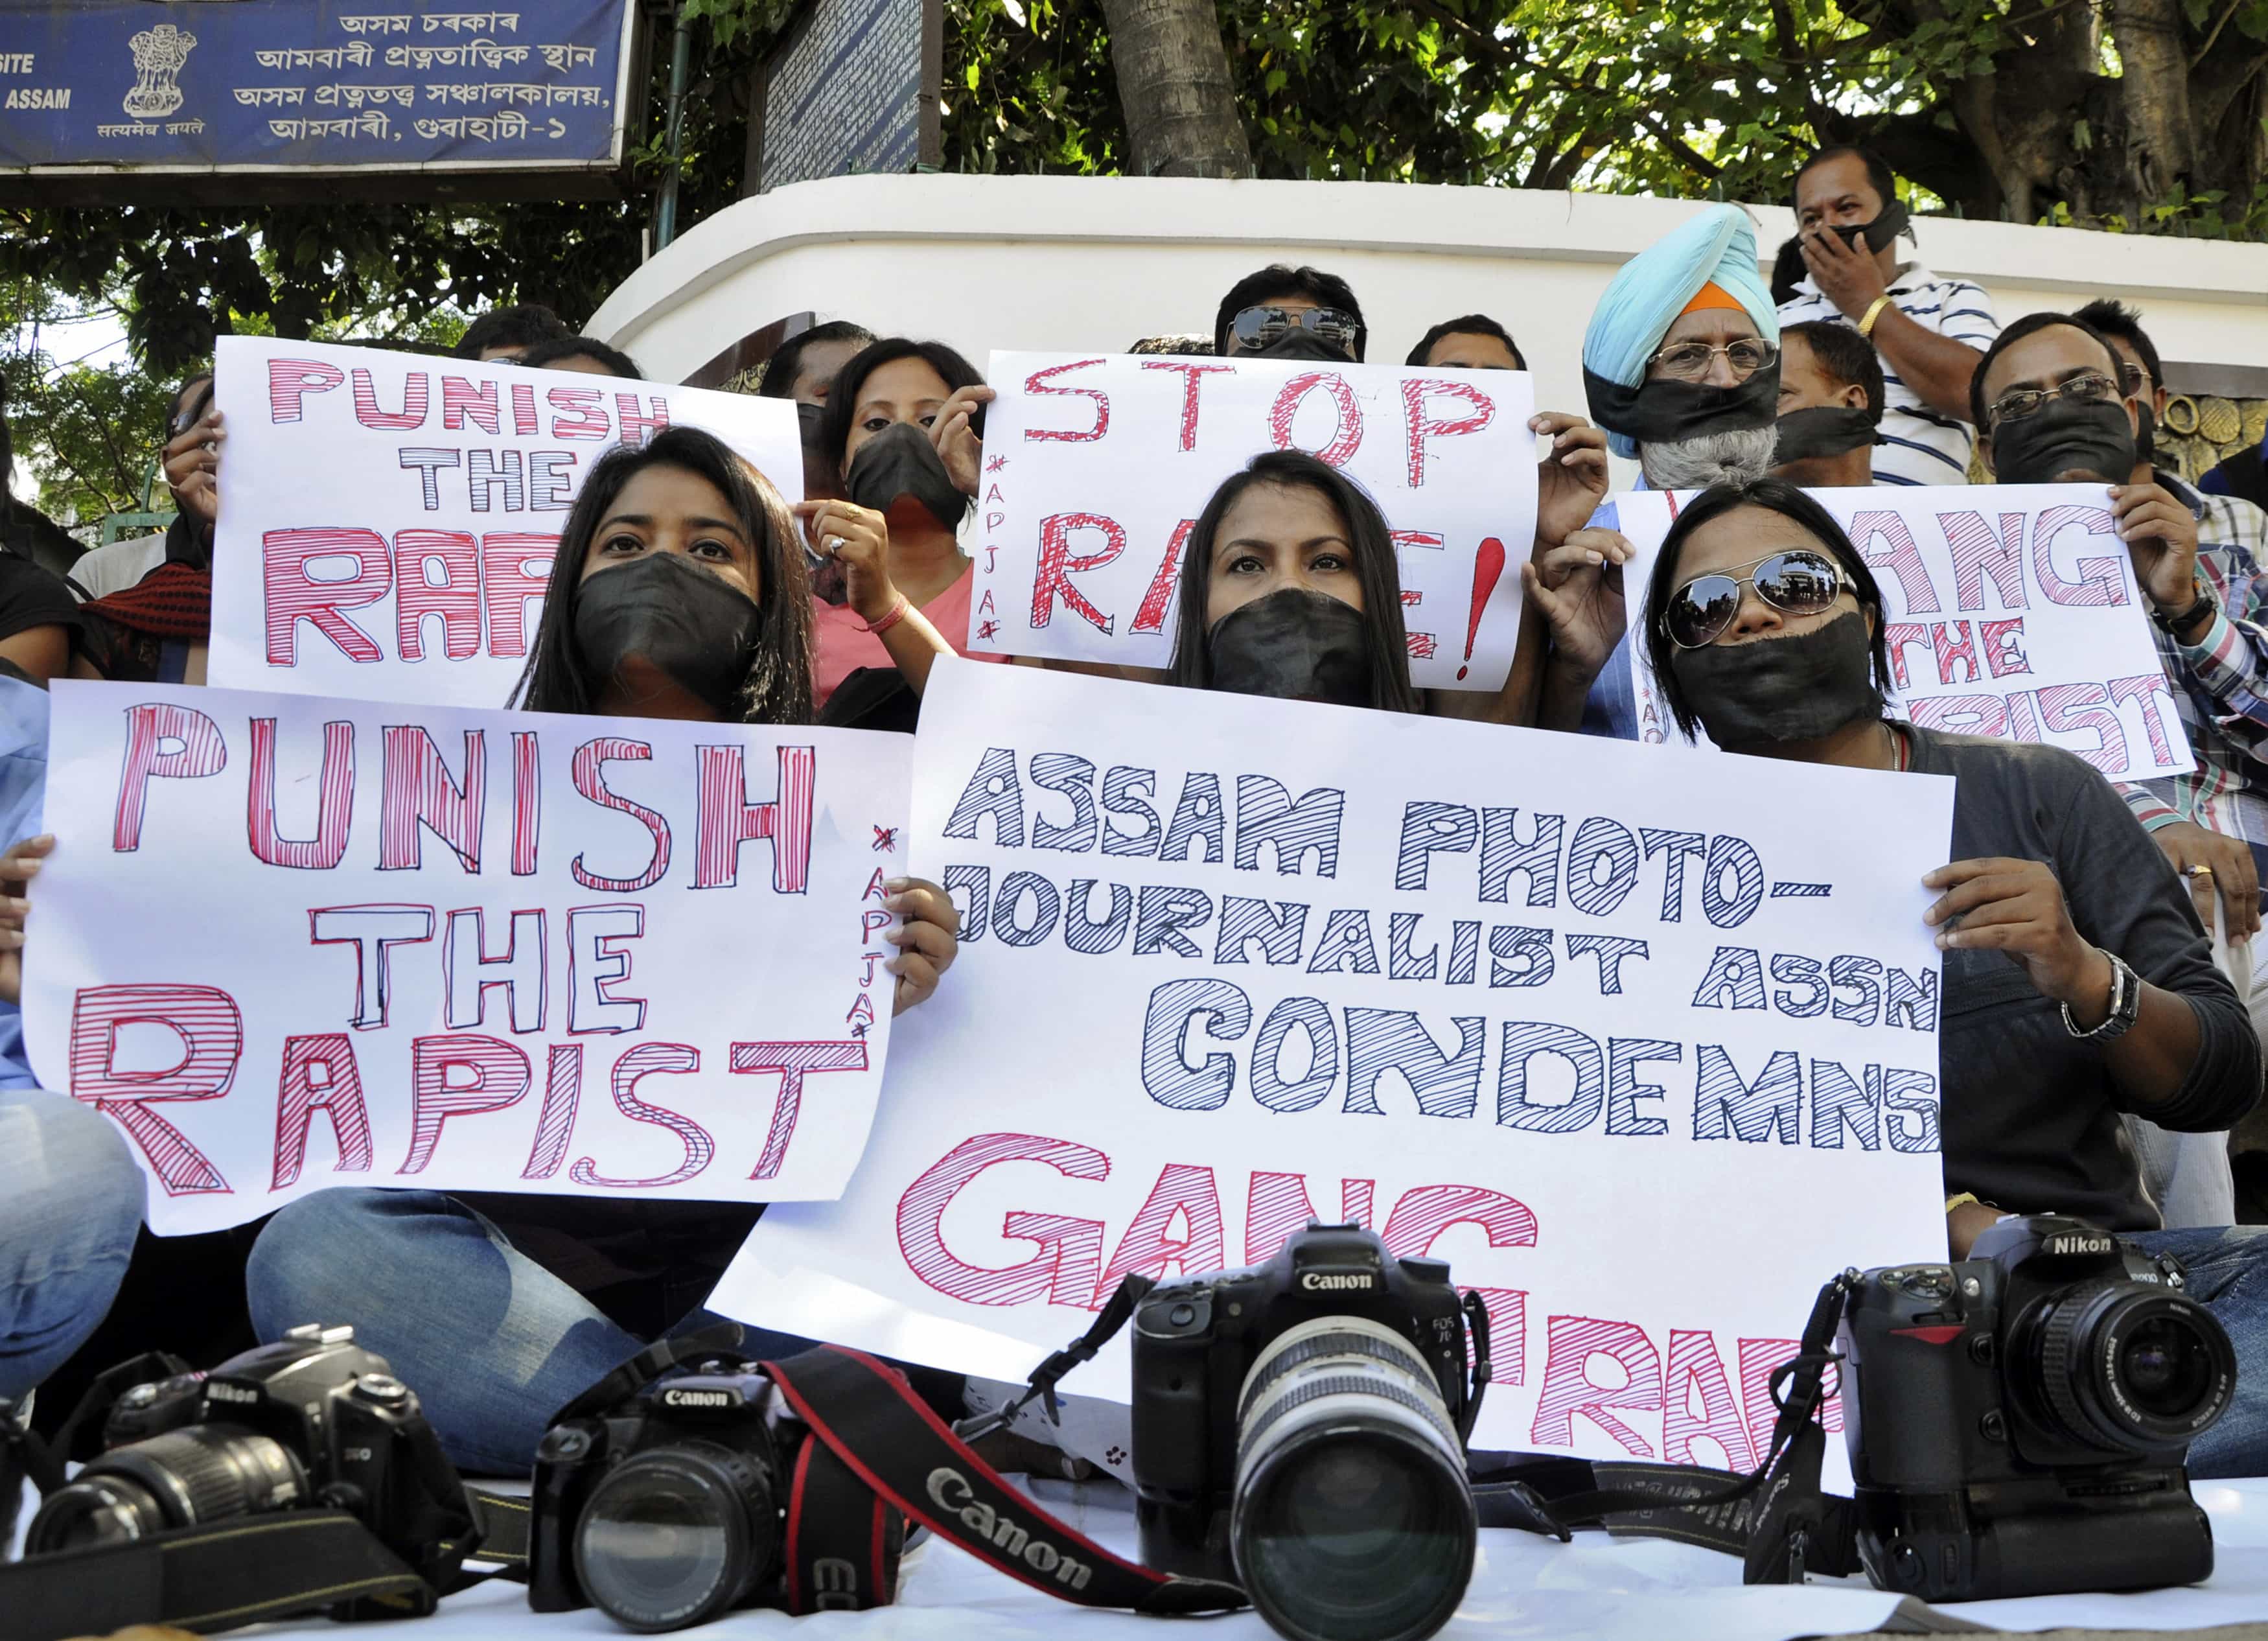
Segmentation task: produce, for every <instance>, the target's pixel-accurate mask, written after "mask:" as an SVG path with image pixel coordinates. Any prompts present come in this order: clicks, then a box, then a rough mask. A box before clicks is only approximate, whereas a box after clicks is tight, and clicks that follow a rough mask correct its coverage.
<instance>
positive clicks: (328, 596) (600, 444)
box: [206, 336, 803, 707]
mask: <svg viewBox="0 0 2268 1641" xmlns="http://www.w3.org/2000/svg"><path fill="white" fill-rule="evenodd" d="M214 370H215V376H214V388H215V396H214V402H215V403H216V404H217V406H218V408H219V409H220V412H221V416H222V420H223V422H224V423H225V427H226V430H227V440H226V442H225V444H224V445H223V446H222V456H221V465H220V495H221V510H220V523H219V525H218V526H217V530H216V532H215V537H214V542H213V606H212V650H211V653H210V658H209V659H208V662H207V673H206V676H207V680H208V681H210V682H211V683H214V684H217V685H220V686H222V687H224V688H238V689H268V690H276V691H280V692H283V693H285V694H291V695H349V696H356V697H359V698H361V699H364V700H373V701H418V702H430V703H433V704H434V705H437V706H440V705H460V706H482V707H500V706H502V705H504V701H505V698H506V697H507V696H509V695H511V693H512V686H513V685H514V684H515V683H517V682H518V681H519V674H520V669H521V668H522V667H523V666H526V665H527V651H528V646H529V644H531V643H532V642H533V641H534V636H535V623H536V619H537V617H538V616H539V615H540V614H541V612H542V608H543V592H544V585H545V581H546V578H547V577H549V574H550V571H551V559H552V555H553V553H554V551H555V550H556V548H557V547H558V544H559V529H560V526H561V525H562V524H563V522H564V521H565V519H566V517H567V512H568V510H569V509H570V508H571V507H572V506H573V505H574V503H575V494H576V492H577V491H578V489H581V488H582V484H583V480H584V477H585V475H587V474H588V473H589V472H590V470H591V467H592V465H593V463H595V462H596V461H597V460H599V458H600V456H602V455H604V454H605V453H607V452H608V451H609V450H611V449H614V448H615V446H617V445H638V444H643V443H644V442H645V441H646V440H647V439H649V438H652V437H653V435H655V434H656V433H659V432H660V431H662V430H664V429H665V428H669V427H676V426H692V427H698V428H701V429H703V430H706V431H708V432H711V433H714V434H715V435H717V437H718V438H721V439H723V440H724V441H725V443H726V444H727V445H731V446H732V447H733V449H734V450H736V451H738V452H739V453H740V454H741V455H743V456H745V457H746V458H747V460H749V461H751V462H753V463H754V464H755V467H756V468H757V470H758V471H759V472H761V473H762V474H763V475H764V476H765V477H766V478H768V479H770V480H771V482H773V484H775V485H776V486H777V487H778V489H780V491H781V493H782V494H783V495H784V496H785V497H786V498H787V499H788V500H789V501H791V502H793V501H798V500H800V499H801V497H802V496H803V454H802V448H803V447H802V445H801V443H800V434H799V431H798V428H797V423H796V417H795V407H794V405H792V403H790V402H789V401H786V400H784V399H755V398H750V397H747V395H744V394H720V393H709V392H705V391H703V390H702V389H700V388H696V387H674V386H666V385H664V384H662V383H659V382H635V381H627V380H624V379H620V378H616V377H608V376H591V375H585V374H579V373H578V372H571V371H531V370H527V369H525V368H523V367H522V366H520V365H518V364H512V363H511V362H510V361H509V360H499V361H497V363H495V364H479V363H477V362H475V361H471V360H465V359H443V358H433V357H427V356H425V355H422V354H409V353H387V352H381V351H379V350H375V349H370V348H342V347H333V346H327V345H325V344H323V343H320V342H278V341H275V340H272V339H270V338H268V337H261V336H224V337H222V338H221V339H220V342H219V346H218V350H217V353H216V356H215V362H214Z"/></svg>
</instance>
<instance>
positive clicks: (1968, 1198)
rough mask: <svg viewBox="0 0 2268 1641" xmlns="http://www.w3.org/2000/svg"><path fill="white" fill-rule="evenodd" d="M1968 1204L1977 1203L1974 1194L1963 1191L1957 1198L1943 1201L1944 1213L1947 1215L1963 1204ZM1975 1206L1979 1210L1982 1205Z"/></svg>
mask: <svg viewBox="0 0 2268 1641" xmlns="http://www.w3.org/2000/svg"><path fill="white" fill-rule="evenodd" d="M1965 1203H1977V1193H1976V1192H1974V1191H1963V1192H1962V1193H1961V1195H1960V1196H1948V1197H1947V1198H1946V1199H1945V1211H1946V1212H1947V1213H1948V1214H1949V1213H1951V1212H1952V1211H1954V1210H1955V1209H1956V1208H1959V1207H1962V1205H1963V1204H1965ZM1984 1205H1985V1204H1984V1203H1977V1206H1978V1207H1979V1208H1982V1207H1983V1206H1984Z"/></svg>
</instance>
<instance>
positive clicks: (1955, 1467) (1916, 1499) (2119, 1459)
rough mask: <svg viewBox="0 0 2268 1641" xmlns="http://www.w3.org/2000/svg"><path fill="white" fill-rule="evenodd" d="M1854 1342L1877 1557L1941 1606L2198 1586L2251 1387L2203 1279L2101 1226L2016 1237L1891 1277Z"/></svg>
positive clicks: (2040, 1227) (1863, 1473)
mask: <svg viewBox="0 0 2268 1641" xmlns="http://www.w3.org/2000/svg"><path fill="white" fill-rule="evenodd" d="M2182 1288H2183V1274H2182V1270H2181V1267H2180V1266H2179V1264H2178V1263H2177V1262H2175V1261H2173V1260H2170V1259H2167V1260H2154V1259H2151V1258H2149V1257H2147V1255H2142V1254H2140V1253H2139V1252H2136V1251H2135V1250H2133V1249H2132V1248H2131V1247H2127V1246H2125V1245H2124V1244H2123V1243H2121V1242H2120V1241H2119V1240H2117V1238H2116V1237H2113V1236H2112V1235H2110V1233H2108V1232H2106V1231H2102V1230H2099V1229H2097V1228H2096V1227H2095V1226H2094V1225H2088V1223H2086V1222H2085V1221H2084V1220H2080V1219H2073V1218H2066V1217H2064V1216H2061V1215H2054V1214H2040V1215H2034V1216H2031V1217H2029V1218H2007V1219H2003V1220H2001V1221H2000V1222H1999V1224H1998V1225H1994V1226H1992V1228H1991V1229H1990V1230H1988V1231H1986V1232H1985V1233H1984V1234H1983V1235H1982V1236H1980V1237H1978V1238H1977V1245H1976V1247H1975V1248H1974V1249H1973V1250H1972V1252H1971V1255H1970V1258H1968V1259H1966V1260H1964V1261H1962V1262H1961V1263H1959V1264H1955V1265H1936V1264H1928V1265H1911V1266H1901V1267H1896V1268H1893V1269H1883V1270H1870V1271H1868V1272H1867V1273H1866V1274H1865V1276H1864V1277H1860V1278H1859V1286H1858V1287H1857V1289H1856V1290H1855V1291H1852V1294H1851V1295H1850V1297H1849V1299H1847V1301H1846V1303H1845V1309H1844V1314H1843V1320H1842V1324H1841V1328H1840V1343H1841V1350H1842V1354H1843V1358H1844V1367H1843V1372H1844V1375H1845V1379H1844V1396H1843V1407H1844V1417H1845V1437H1846V1439H1847V1440H1848V1442H1849V1444H1850V1449H1851V1473H1852V1479H1853V1480H1854V1481H1855V1482H1856V1483H1857V1485H1858V1519H1859V1554H1860V1556H1861V1557H1862V1558H1863V1559H1864V1560H1865V1562H1866V1565H1867V1571H1868V1572H1869V1573H1870V1574H1872V1575H1873V1577H1874V1582H1875V1583H1876V1584H1878V1585H1880V1586H1881V1587H1882V1588H1884V1589H1889V1590H1900V1591H1904V1592H1906V1593H1910V1594H1913V1595H1918V1596H1920V1597H1921V1598H1922V1599H1923V1600H1925V1601H1984V1600H1991V1599H1994V1598H1999V1597H2005V1596H2018V1595H2043V1594H2049V1593H2055V1592H2058V1591H2066V1590H2134V1589H2147V1588H2149V1587H2152V1586H2160V1585H2172V1584H2191V1583H2194V1582H2196V1581H2197V1580H2198V1579H2200V1578H2205V1576H2206V1575H2207V1574H2208V1573H2210V1572H2211V1571H2213V1532H2212V1528H2211V1527H2210V1526H2209V1525H2208V1524H2207V1522H2206V1520H2205V1512H2203V1511H2202V1510H2200V1509H2198V1506H2197V1505H2196V1503H2195V1501H2193V1500H2192V1499H2191V1497H2190V1490H2189V1473H2188V1471H2187V1470H2186V1469H2184V1468H2183V1461H2184V1459H2185V1457H2186V1454H2187V1450H2188V1447H2189V1445H2190V1443H2191V1442H2192V1441H2194V1440H2195V1439H2197V1438H2198V1436H2199V1435H2200V1434H2201V1433H2203V1432H2204V1431H2205V1430H2206V1428H2207V1427H2209V1426H2210V1425H2211V1424H2213V1421H2214V1420H2216V1419H2218V1418H2219V1417H2220V1416H2221V1414H2222V1413H2223V1412H2225V1411H2226V1410H2227V1409H2228V1403H2229V1398H2230V1396H2231V1395H2232V1394H2234V1392H2235V1386H2236V1358H2235V1351H2234V1350H2231V1349H2230V1346H2229V1343H2228V1335H2227V1334H2226V1333H2224V1332H2223V1331H2222V1330H2221V1327H2220V1323H2219V1322H2218V1321H2214V1320H2213V1316H2212V1314H2211V1313H2209V1312H2208V1311H2206V1309H2205V1306H2202V1305H2200V1304H2199V1303H2198V1301H2196V1300H2195V1299H2191V1298H2190V1297H2189V1295H2188V1294H2186V1293H2184V1292H2183V1291H2182Z"/></svg>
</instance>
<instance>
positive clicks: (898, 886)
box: [882, 878, 961, 1014]
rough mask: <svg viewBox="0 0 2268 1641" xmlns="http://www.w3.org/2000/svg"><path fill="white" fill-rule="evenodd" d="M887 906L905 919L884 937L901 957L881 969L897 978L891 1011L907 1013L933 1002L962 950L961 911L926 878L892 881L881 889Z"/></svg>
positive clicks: (943, 892) (944, 893)
mask: <svg viewBox="0 0 2268 1641" xmlns="http://www.w3.org/2000/svg"><path fill="white" fill-rule="evenodd" d="M882 887H884V888H885V889H887V890H888V891H889V896H890V898H889V899H887V901H883V902H882V904H883V905H884V906H885V907H887V909H890V910H891V911H894V912H895V913H897V915H898V916H900V917H901V918H902V919H903V920H904V921H903V922H902V923H901V924H899V926H898V927H896V928H895V929H893V930H890V931H888V932H887V933H886V934H884V935H883V936H882V938H883V939H885V940H887V941H888V942H889V943H890V944H891V945H892V946H895V947H897V948H898V954H897V955H896V956H895V957H894V958H892V959H891V960H889V961H888V962H887V963H885V964H883V965H882V967H883V968H886V969H887V970H888V971H889V972H890V973H891V974H893V975H896V976H897V977H898V984H897V994H896V999H895V1003H894V1004H892V1007H891V1011H890V1012H892V1013H894V1014H902V1013H904V1012H906V1011H907V1010H908V1009H909V1008H912V1007H913V1006H914V1005H915V1004H919V1003H926V1002H927V1001H929V999H930V997H931V995H932V993H934V992H935V991H936V990H937V982H938V980H939V976H941V975H943V974H944V973H945V971H946V969H948V968H952V967H953V960H954V958H955V957H956V956H958V955H959V954H960V951H961V939H960V936H961V913H960V910H959V909H957V908H955V907H954V903H953V899H952V897H951V896H950V895H948V894H946V892H945V891H944V890H943V889H941V888H939V887H938V886H937V885H936V884H934V883H932V882H931V881H930V880H929V879H926V878H892V879H890V880H889V881H888V882H887V883H885V884H884V885H883V886H882Z"/></svg>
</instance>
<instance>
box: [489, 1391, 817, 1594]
mask: <svg viewBox="0 0 2268 1641" xmlns="http://www.w3.org/2000/svg"><path fill="white" fill-rule="evenodd" d="M808 1435H809V1432H808V1431H807V1430H806V1427H805V1426H804V1425H803V1424H802V1423H801V1422H800V1421H799V1420H798V1419H796V1418H795V1417H794V1415H793V1414H792V1412H791V1411H789V1410H788V1409H787V1408H786V1406H785V1402H784V1399H783V1398H781V1397H780V1396H779V1394H778V1393H777V1389H776V1387H774V1386H773V1384H772V1381H771V1380H770V1379H768V1378H766V1377H765V1376H764V1375H763V1374H762V1372H759V1371H758V1370H757V1368H756V1365H755V1364H754V1363H751V1362H728V1363H715V1364H710V1365H707V1368H706V1370H705V1371H703V1372H694V1373H689V1374H687V1375H684V1376H682V1377H680V1378H675V1379H670V1380H664V1381H662V1382H660V1383H659V1384H655V1385H649V1386H647V1387H645V1388H644V1390H642V1391H640V1392H638V1393H637V1394H634V1395H632V1396H630V1397H629V1398H628V1399H627V1400H625V1401H623V1402H621V1403H618V1404H617V1405H616V1406H615V1407H613V1408H610V1409H607V1410H605V1411H603V1412H600V1413H597V1414H593V1415H592V1416H590V1417H583V1418H574V1419H568V1420H564V1421H563V1422H561V1423H560V1424H555V1425H554V1426H552V1428H551V1429H550V1430H549V1431H546V1432H545V1434H544V1438H543V1441H542V1444H541V1446H539V1447H538V1448H537V1449H536V1456H535V1488H534V1496H533V1498H531V1500H530V1503H531V1505H532V1506H533V1509H534V1519H533V1522H532V1525H531V1529H530V1533H529V1540H528V1558H527V1561H528V1565H527V1571H528V1580H527V1601H528V1605H529V1606H530V1607H531V1608H534V1610H535V1611H537V1612H539V1613H559V1612H568V1611H571V1610H573V1609H575V1608H581V1607H588V1606H593V1605H596V1606H598V1607H600V1608H604V1609H605V1610H606V1611H607V1612H608V1614H609V1615H611V1616H612V1617H614V1618H615V1620H616V1621H617V1622H619V1623H624V1624H626V1625H628V1626H629V1627H630V1628H632V1629H637V1630H668V1629H678V1628H681V1627H683V1626H685V1625H687V1624H694V1623H705V1622H707V1621H708V1620H709V1619H711V1618H713V1617H715V1616H717V1615H718V1614H719V1613H722V1612H725V1611H728V1610H730V1609H732V1608H738V1607H753V1606H758V1605H784V1586H783V1578H784V1571H785V1556H784V1549H783V1547H784V1520H785V1515H786V1508H787V1500H788V1483H789V1477H790V1475H792V1467H793V1465H794V1461H795V1457H796V1453H797V1452H798V1450H799V1448H800V1447H801V1446H802V1444H803V1442H804V1440H805V1439H807V1437H808ZM652 1501H659V1505H656V1504H654V1503H653V1502H652ZM673 1501H674V1502H673ZM594 1505H596V1507H597V1514H598V1516H599V1517H600V1518H601V1519H603V1520H621V1521H622V1522H624V1523H627V1524H628V1526H627V1527H625V1529H624V1531H625V1533H629V1532H634V1531H637V1530H638V1529H640V1528H643V1527H651V1526H654V1525H656V1524H657V1523H659V1525H661V1526H664V1527H666V1526H670V1525H672V1524H671V1523H667V1522H659V1517H657V1516H655V1515H654V1514H652V1511H653V1510H654V1509H656V1508H658V1509H659V1511H660V1512H661V1514H662V1515H667V1514H668V1513H669V1512H670V1510H671V1509H673V1508H675V1507H676V1506H677V1505H683V1506H685V1509H683V1510H681V1511H680V1512H679V1514H680V1515H681V1516H689V1515H696V1514H697V1515H699V1516H701V1517H702V1518H703V1520H701V1521H700V1522H699V1523H698V1524H697V1526H698V1527H699V1528H700V1529H701V1530H704V1531H712V1532H713V1533H714V1534H715V1535H716V1541H717V1542H718V1543H719V1544H720V1545H721V1546H722V1547H723V1551H724V1555H725V1557H726V1559H727V1560H728V1561H729V1563H730V1565H725V1566H720V1567H719V1568H718V1570H717V1572H716V1576H715V1578H713V1579H711V1580H709V1581H707V1582H705V1583H703V1582H701V1581H699V1580H695V1579H693V1578H690V1577H689V1578H688V1581H687V1583H686V1585H685V1586H684V1587H683V1588H681V1589H680V1590H677V1591H674V1592H666V1593H657V1592H656V1591H655V1590H654V1589H653V1588H652V1587H651V1586H647V1587H644V1588H640V1587H638V1586H637V1580H636V1579H635V1578H624V1577H620V1576H617V1574H616V1573H615V1571H611V1570H610V1565H604V1564H599V1563H598V1562H596V1561H594V1559H593V1558H594V1556H598V1555H602V1554H603V1553H604V1552H603V1548H601V1549H599V1550H594V1549H593V1540H592V1539H591V1537H590V1536H589V1535H588V1534H586V1532H585V1528H586V1527H587V1526H588V1525H589V1524H590V1523H591V1522H592V1520H593V1506H594ZM641 1512H648V1513H644V1514H641ZM696 1585H697V1586H698V1587H696Z"/></svg>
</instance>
